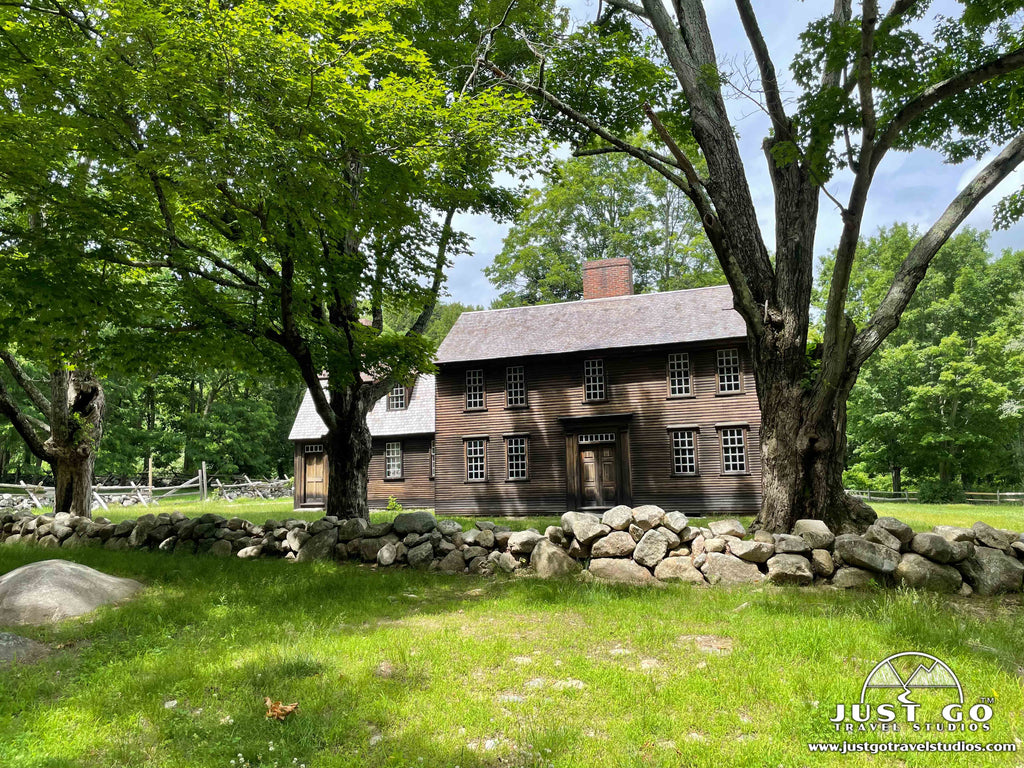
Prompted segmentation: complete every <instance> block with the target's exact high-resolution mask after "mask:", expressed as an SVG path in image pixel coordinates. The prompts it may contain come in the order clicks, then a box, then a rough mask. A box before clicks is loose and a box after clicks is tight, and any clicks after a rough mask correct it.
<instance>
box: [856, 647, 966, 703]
mask: <svg viewBox="0 0 1024 768" xmlns="http://www.w3.org/2000/svg"><path fill="white" fill-rule="evenodd" d="M901 670H902V672H901ZM886 688H889V689H896V690H901V691H902V693H901V694H900V695H899V697H898V698H899V700H900V701H901V702H904V703H906V702H907V701H910V698H909V697H910V693H911V691H913V690H919V689H926V688H929V689H935V688H945V689H949V691H950V693H951V694H952V693H953V691H955V692H956V697H957V700H958V702H959V703H960V704H963V703H964V692H963V687H962V686H961V685H960V680H959V679H958V678H957V676H956V673H954V672H953V670H952V669H950V668H949V665H948V664H946V662H944V661H942V660H941V659H938V658H936V657H935V656H932V655H931V654H927V653H920V652H917V651H905V652H904V653H894V654H893V655H892V656H889V657H888V658H885V659H882V661H880V662H879V663H878V664H877V665H876V666H875V668H874V669H873V670H871V672H870V673H869V674H868V676H867V678H866V679H865V680H864V687H863V688H862V689H861V692H860V701H861V704H863V703H864V699H865V697H866V696H867V694H868V691H870V690H873V689H874V690H877V689H886Z"/></svg>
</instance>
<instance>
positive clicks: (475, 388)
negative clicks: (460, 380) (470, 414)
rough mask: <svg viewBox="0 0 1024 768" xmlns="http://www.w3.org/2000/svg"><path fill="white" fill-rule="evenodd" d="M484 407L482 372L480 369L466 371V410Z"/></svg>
mask: <svg viewBox="0 0 1024 768" xmlns="http://www.w3.org/2000/svg"><path fill="white" fill-rule="evenodd" d="M483 407H484V372H483V370H482V369H480V368H474V369H473V370H470V371H466V409H467V410H470V409H473V408H483Z"/></svg>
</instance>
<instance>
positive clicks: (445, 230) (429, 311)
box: [405, 205, 456, 336]
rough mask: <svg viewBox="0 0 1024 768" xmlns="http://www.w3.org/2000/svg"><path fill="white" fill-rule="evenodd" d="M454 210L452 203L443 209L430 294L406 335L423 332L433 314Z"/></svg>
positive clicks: (445, 262) (446, 254)
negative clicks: (442, 223)
mask: <svg viewBox="0 0 1024 768" xmlns="http://www.w3.org/2000/svg"><path fill="white" fill-rule="evenodd" d="M455 211H456V206H454V205H453V206H451V207H449V208H448V210H447V211H445V217H444V226H443V227H442V229H441V239H440V241H439V242H438V244H437V256H436V258H435V259H434V279H433V281H432V282H431V284H430V295H429V296H428V298H427V303H426V304H425V305H424V306H423V310H422V311H421V312H420V315H419V317H417V318H416V322H414V323H413V324H412V328H410V329H409V331H408V332H407V333H406V334H405V335H406V336H409V335H410V334H413V333H417V334H419V333H423V331H425V330H426V328H427V323H429V322H430V318H431V317H432V316H433V314H434V308H435V307H436V306H437V294H438V293H440V291H441V283H442V282H444V267H445V264H447V263H448V245H449V244H450V243H451V240H452V234H453V233H452V219H453V218H455Z"/></svg>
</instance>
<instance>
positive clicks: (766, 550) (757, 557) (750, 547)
mask: <svg viewBox="0 0 1024 768" xmlns="http://www.w3.org/2000/svg"><path fill="white" fill-rule="evenodd" d="M729 551H730V552H732V553H733V554H734V555H736V557H738V558H739V559H740V560H746V561H747V562H748V563H767V562H768V559H769V558H770V557H771V556H772V555H774V554H775V545H774V544H770V543H768V542H765V541H730V542H729Z"/></svg>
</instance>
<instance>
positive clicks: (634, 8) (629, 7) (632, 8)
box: [607, 0, 651, 19]
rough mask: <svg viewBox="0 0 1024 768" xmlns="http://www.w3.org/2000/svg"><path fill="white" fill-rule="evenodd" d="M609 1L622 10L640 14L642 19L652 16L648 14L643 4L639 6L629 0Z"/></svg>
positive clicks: (608, 1) (635, 14)
mask: <svg viewBox="0 0 1024 768" xmlns="http://www.w3.org/2000/svg"><path fill="white" fill-rule="evenodd" d="M607 3H608V5H610V6H612V7H613V8H619V9H620V10H623V11H628V12H629V13H632V14H633V15H634V16H638V17H640V18H641V19H650V18H651V17H650V16H648V15H647V11H645V10H644V9H643V7H642V6H639V5H637V4H636V3H631V2H629V0H607Z"/></svg>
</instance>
